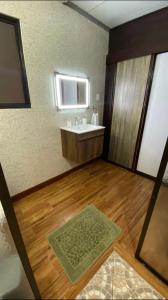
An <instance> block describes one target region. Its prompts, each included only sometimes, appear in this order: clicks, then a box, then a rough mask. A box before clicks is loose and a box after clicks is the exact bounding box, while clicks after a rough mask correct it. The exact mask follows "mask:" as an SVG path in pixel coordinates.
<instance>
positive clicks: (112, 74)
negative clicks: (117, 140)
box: [103, 64, 117, 160]
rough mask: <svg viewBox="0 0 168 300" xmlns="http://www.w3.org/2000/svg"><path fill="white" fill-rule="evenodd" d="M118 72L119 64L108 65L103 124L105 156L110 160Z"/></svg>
mask: <svg viewBox="0 0 168 300" xmlns="http://www.w3.org/2000/svg"><path fill="white" fill-rule="evenodd" d="M116 72H117V64H112V65H111V66H108V65H107V66H106V81H105V96H104V114H103V126H105V132H104V145H103V158H104V159H105V160H108V152H109V145H110V133H111V121H112V114H113V104H114V92H115V82H116Z"/></svg>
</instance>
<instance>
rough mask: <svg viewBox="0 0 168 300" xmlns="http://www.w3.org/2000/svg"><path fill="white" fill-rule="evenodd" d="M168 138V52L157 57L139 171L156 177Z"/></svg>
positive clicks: (138, 166)
mask: <svg viewBox="0 0 168 300" xmlns="http://www.w3.org/2000/svg"><path fill="white" fill-rule="evenodd" d="M167 136H168V52H166V53H162V54H159V55H157V57H156V64H155V70H154V76H153V82H152V87H151V93H150V99H149V105H148V111H147V115H146V120H145V127H144V132H143V137H142V143H141V148H140V153H139V159H138V165H137V170H138V171H140V172H143V173H145V174H148V175H152V176H154V177H156V175H157V172H158V169H159V164H160V160H161V157H162V153H163V149H164V145H165V142H166V139H167Z"/></svg>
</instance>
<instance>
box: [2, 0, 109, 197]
mask: <svg viewBox="0 0 168 300" xmlns="http://www.w3.org/2000/svg"><path fill="white" fill-rule="evenodd" d="M0 12H2V13H4V14H8V15H11V16H14V17H17V18H19V19H20V22H21V32H22V41H23V50H24V56H25V63H26V70H27V77H28V84H29V91H30V97H31V104H32V108H31V109H10V110H9V109H7V110H0V161H1V163H2V167H3V169H4V173H5V176H6V179H7V183H8V186H9V190H10V193H11V195H14V194H16V193H19V192H21V191H24V190H26V189H28V188H30V187H32V186H34V185H37V184H39V183H41V182H43V181H45V180H47V179H49V178H52V177H54V176H56V175H58V174H61V173H63V172H65V171H66V170H68V169H70V168H72V167H73V166H74V165H75V164H74V163H72V162H69V161H67V160H66V159H64V158H63V156H62V151H61V138H60V130H59V127H60V126H63V125H66V120H67V119H72V120H73V119H74V118H75V116H77V115H79V114H80V115H83V114H86V113H87V115H88V119H89V118H90V115H91V113H92V110H91V109H89V110H73V111H64V112H63V111H61V112H57V110H56V108H55V103H54V95H53V72H54V71H58V72H63V73H69V74H72V75H79V76H89V77H90V82H91V105H93V104H94V105H96V106H97V108H98V110H99V112H100V115H101V117H102V112H103V97H104V82H105V59H106V54H107V47H108V33H107V32H105V31H104V30H103V29H101V28H99V27H98V26H96V25H95V24H93V23H91V22H90V21H88V20H87V19H85V18H84V17H82V16H80V15H79V14H78V13H76V12H74V11H73V10H72V9H70V8H68V7H66V6H64V5H62V4H61V3H59V2H56V1H55V2H54V1H51V2H49V1H46V2H44V1H42V2H40V1H34V2H28V1H0ZM96 93H100V98H101V100H100V102H97V103H96V101H95V95H96Z"/></svg>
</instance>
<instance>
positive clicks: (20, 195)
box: [11, 158, 99, 202]
mask: <svg viewBox="0 0 168 300" xmlns="http://www.w3.org/2000/svg"><path fill="white" fill-rule="evenodd" d="M98 159H99V158H95V159H93V160H90V161H88V162H85V163H83V164H81V165H79V166H76V167H74V168H72V169H70V170H68V171H66V172H64V173H62V174H60V175H57V176H55V177H53V178H50V179H48V180H46V181H44V182H42V183H39V184H37V185H35V186H33V187H31V188H29V189H27V190H25V191H23V192H20V193H18V194H16V195H14V196H11V199H12V201H13V202H14V201H17V200H20V199H22V198H24V197H26V196H29V195H30V194H32V193H34V192H36V191H38V190H40V189H42V188H44V187H46V186H47V185H49V184H52V183H54V182H56V181H58V180H60V179H61V178H63V177H65V176H67V175H69V174H71V173H73V172H75V171H77V170H79V169H81V168H82V167H84V166H86V165H87V164H90V163H91V162H93V161H95V160H98Z"/></svg>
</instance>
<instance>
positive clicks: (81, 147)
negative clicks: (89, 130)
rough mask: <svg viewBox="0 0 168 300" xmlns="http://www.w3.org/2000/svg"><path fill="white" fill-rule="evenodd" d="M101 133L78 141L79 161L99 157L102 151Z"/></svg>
mask: <svg viewBox="0 0 168 300" xmlns="http://www.w3.org/2000/svg"><path fill="white" fill-rule="evenodd" d="M103 138H104V137H103V135H99V136H95V137H93V138H90V139H87V140H81V141H80V142H79V143H78V157H79V162H86V161H89V160H92V159H94V158H96V157H100V156H101V154H102V152H103Z"/></svg>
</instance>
